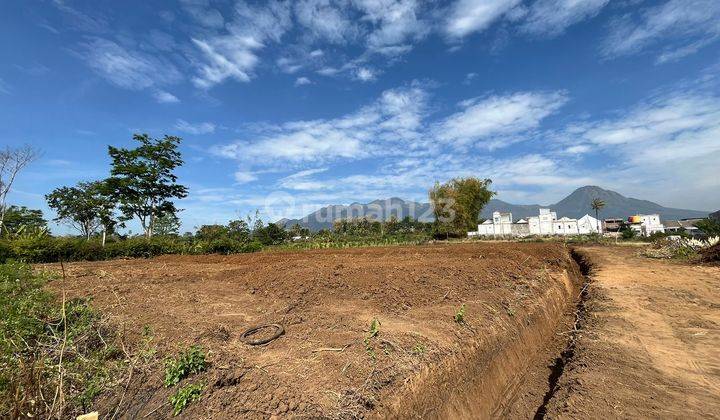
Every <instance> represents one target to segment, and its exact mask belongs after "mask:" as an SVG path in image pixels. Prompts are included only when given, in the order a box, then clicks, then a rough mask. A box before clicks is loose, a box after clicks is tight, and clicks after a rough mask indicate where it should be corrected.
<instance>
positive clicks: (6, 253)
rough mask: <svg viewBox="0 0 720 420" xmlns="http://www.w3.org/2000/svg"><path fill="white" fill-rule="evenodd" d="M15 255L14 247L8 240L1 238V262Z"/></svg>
mask: <svg viewBox="0 0 720 420" xmlns="http://www.w3.org/2000/svg"><path fill="white" fill-rule="evenodd" d="M13 256H14V254H13V250H12V247H11V246H10V244H9V243H8V242H7V241H4V240H0V264H3V263H5V261H7V260H9V259H10V258H12V257H13Z"/></svg>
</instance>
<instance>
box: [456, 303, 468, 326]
mask: <svg viewBox="0 0 720 420" xmlns="http://www.w3.org/2000/svg"><path fill="white" fill-rule="evenodd" d="M465 311H466V309H465V304H464V303H463V304H462V305H461V306H460V309H458V311H457V312H456V313H455V322H457V323H458V324H462V323H464V322H465Z"/></svg>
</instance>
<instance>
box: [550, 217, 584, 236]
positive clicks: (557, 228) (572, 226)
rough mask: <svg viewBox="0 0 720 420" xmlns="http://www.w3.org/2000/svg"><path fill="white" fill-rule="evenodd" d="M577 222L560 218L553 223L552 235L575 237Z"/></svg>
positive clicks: (567, 218)
mask: <svg viewBox="0 0 720 420" xmlns="http://www.w3.org/2000/svg"><path fill="white" fill-rule="evenodd" d="M578 233H580V232H579V231H578V221H577V219H570V218H569V217H561V218H560V219H558V220H556V221H554V222H553V234H555V235H577V234H578Z"/></svg>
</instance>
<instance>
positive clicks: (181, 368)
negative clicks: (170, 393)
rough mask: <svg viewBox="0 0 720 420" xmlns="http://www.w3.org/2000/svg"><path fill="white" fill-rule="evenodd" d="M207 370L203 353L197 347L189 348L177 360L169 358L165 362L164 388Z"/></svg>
mask: <svg viewBox="0 0 720 420" xmlns="http://www.w3.org/2000/svg"><path fill="white" fill-rule="evenodd" d="M206 368H207V362H206V361H205V353H204V352H203V350H202V348H200V347H198V346H191V347H190V348H189V349H187V350H186V351H184V352H181V353H180V354H179V355H178V357H177V358H169V359H167V360H166V361H165V379H164V380H163V384H165V386H166V387H170V386H173V385H175V384H177V383H178V382H180V381H181V380H183V379H184V378H186V377H188V376H189V375H191V374H195V373H200V372H202V371H204V370H205V369H206Z"/></svg>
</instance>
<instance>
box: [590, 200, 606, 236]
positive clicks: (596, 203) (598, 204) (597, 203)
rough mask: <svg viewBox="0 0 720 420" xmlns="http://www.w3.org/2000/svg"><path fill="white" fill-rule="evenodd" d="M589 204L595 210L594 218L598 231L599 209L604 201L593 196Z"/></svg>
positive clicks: (603, 204)
mask: <svg viewBox="0 0 720 420" xmlns="http://www.w3.org/2000/svg"><path fill="white" fill-rule="evenodd" d="M590 206H591V207H592V208H593V210H595V219H596V220H597V225H598V226H597V231H598V233H600V210H601V209H602V208H603V207H605V202H604V201H603V200H601V199H599V198H594V199H593V201H592V202H591V203H590Z"/></svg>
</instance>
